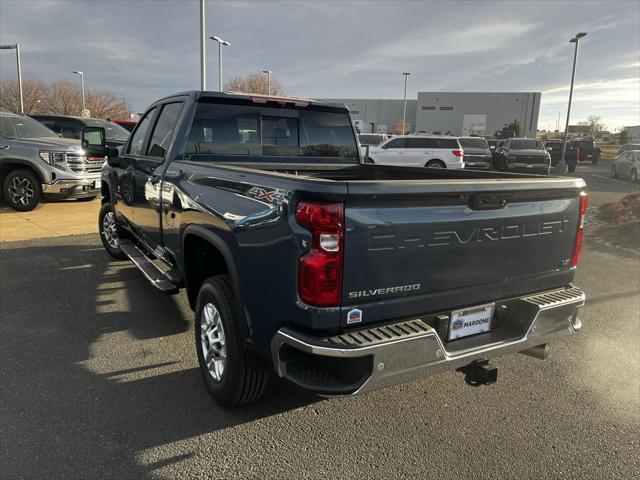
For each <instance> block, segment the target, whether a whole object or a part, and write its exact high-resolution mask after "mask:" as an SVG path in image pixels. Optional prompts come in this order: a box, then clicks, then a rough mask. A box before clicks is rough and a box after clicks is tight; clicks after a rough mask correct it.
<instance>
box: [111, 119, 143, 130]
mask: <svg viewBox="0 0 640 480" xmlns="http://www.w3.org/2000/svg"><path fill="white" fill-rule="evenodd" d="M113 123H115V124H117V125H120V126H121V127H122V128H124V129H125V130H126V131H127V132H133V129H134V128H135V127H136V125H137V124H138V122H136V121H135V120H114V121H113Z"/></svg>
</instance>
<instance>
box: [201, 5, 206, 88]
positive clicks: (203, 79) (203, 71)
mask: <svg viewBox="0 0 640 480" xmlns="http://www.w3.org/2000/svg"><path fill="white" fill-rule="evenodd" d="M205 42H206V39H205V33H204V0H200V90H203V91H204V90H206V89H207V68H206V64H205V49H206V45H205Z"/></svg>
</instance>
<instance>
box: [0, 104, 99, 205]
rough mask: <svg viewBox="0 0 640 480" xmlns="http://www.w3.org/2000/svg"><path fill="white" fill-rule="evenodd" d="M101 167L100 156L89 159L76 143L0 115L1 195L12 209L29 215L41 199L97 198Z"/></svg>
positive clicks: (28, 121)
mask: <svg viewBox="0 0 640 480" xmlns="http://www.w3.org/2000/svg"><path fill="white" fill-rule="evenodd" d="M103 163H104V158H103V157H92V156H88V155H87V154H86V152H85V150H83V149H82V146H81V144H80V141H79V140H72V139H68V138H60V137H58V136H57V135H56V134H55V133H54V132H52V131H51V130H49V129H48V128H47V127H45V126H44V125H42V124H41V123H40V122H38V121H36V120H34V119H32V118H30V117H26V116H24V115H16V114H14V113H5V112H0V185H1V187H2V191H1V192H0V194H1V196H2V198H3V199H4V200H6V201H7V202H8V203H9V205H11V206H12V207H13V208H14V209H16V210H20V211H23V212H27V211H29V210H33V209H34V208H35V207H36V205H38V202H39V201H40V200H41V198H42V197H45V198H78V199H83V200H85V199H86V200H90V199H92V198H95V197H96V196H97V195H98V194H99V193H100V170H101V169H102V164H103Z"/></svg>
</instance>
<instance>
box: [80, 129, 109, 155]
mask: <svg viewBox="0 0 640 480" xmlns="http://www.w3.org/2000/svg"><path fill="white" fill-rule="evenodd" d="M80 138H81V142H82V148H83V149H85V150H86V151H87V155H88V156H91V157H104V156H106V155H107V151H106V150H107V147H106V145H105V134H104V128H102V127H84V128H83V129H82V135H81V136H80Z"/></svg>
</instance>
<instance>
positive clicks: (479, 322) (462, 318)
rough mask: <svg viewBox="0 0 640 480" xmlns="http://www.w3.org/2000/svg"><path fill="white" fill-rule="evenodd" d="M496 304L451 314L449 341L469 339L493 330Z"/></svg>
mask: <svg viewBox="0 0 640 480" xmlns="http://www.w3.org/2000/svg"><path fill="white" fill-rule="evenodd" d="M494 306H495V304H493V303H490V304H487V305H480V306H478V307H471V308H465V309H464V310H456V311H454V312H451V321H450V323H449V340H455V339H456V338H462V337H468V336H469V335H475V334H476V333H483V332H488V331H489V330H491V318H492V317H493V308H494Z"/></svg>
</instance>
